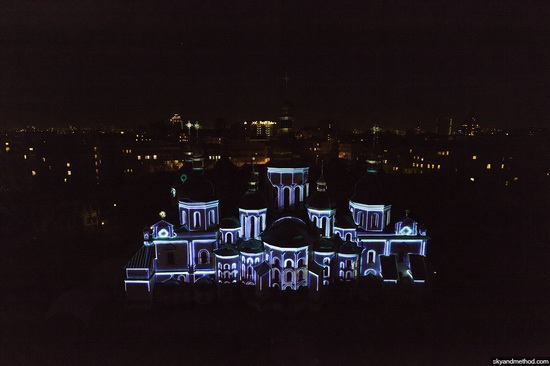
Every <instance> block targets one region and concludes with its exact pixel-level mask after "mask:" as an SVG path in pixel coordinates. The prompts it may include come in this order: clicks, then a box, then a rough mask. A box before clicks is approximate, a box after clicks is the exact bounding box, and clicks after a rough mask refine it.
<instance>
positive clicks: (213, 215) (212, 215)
mask: <svg viewBox="0 0 550 366" xmlns="http://www.w3.org/2000/svg"><path fill="white" fill-rule="evenodd" d="M208 214H209V217H210V225H215V224H216V212H214V210H210V211H208Z"/></svg>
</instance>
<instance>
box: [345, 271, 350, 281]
mask: <svg viewBox="0 0 550 366" xmlns="http://www.w3.org/2000/svg"><path fill="white" fill-rule="evenodd" d="M346 279H348V280H349V279H351V272H350V271H347V272H346Z"/></svg>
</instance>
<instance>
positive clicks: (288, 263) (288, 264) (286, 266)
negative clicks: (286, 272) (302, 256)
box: [285, 259, 294, 268]
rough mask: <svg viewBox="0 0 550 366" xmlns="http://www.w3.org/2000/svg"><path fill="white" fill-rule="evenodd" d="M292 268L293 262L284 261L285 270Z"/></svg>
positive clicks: (290, 260) (289, 260)
mask: <svg viewBox="0 0 550 366" xmlns="http://www.w3.org/2000/svg"><path fill="white" fill-rule="evenodd" d="M292 267H294V261H293V260H292V259H287V260H286V261H285V268H292Z"/></svg>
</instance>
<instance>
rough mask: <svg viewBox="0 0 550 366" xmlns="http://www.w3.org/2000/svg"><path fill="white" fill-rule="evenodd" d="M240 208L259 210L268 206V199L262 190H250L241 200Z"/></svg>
mask: <svg viewBox="0 0 550 366" xmlns="http://www.w3.org/2000/svg"><path fill="white" fill-rule="evenodd" d="M239 208H242V209H244V210H259V209H262V208H267V200H266V199H265V196H264V194H263V193H262V192H260V191H254V190H250V189H249V190H248V191H246V193H245V194H244V195H243V196H242V197H241V199H240V201H239Z"/></svg>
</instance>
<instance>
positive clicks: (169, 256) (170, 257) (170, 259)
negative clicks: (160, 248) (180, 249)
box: [166, 252, 176, 265]
mask: <svg viewBox="0 0 550 366" xmlns="http://www.w3.org/2000/svg"><path fill="white" fill-rule="evenodd" d="M166 264H168V265H174V264H176V259H175V256H174V252H168V253H167V254H166Z"/></svg>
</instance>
